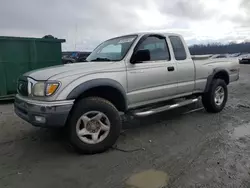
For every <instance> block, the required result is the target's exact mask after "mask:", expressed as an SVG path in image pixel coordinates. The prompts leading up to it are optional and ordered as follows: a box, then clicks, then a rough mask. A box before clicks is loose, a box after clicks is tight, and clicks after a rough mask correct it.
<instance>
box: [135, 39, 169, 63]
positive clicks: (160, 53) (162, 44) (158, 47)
mask: <svg viewBox="0 0 250 188" xmlns="http://www.w3.org/2000/svg"><path fill="white" fill-rule="evenodd" d="M138 50H149V52H150V61H158V60H167V61H169V60H170V54H169V50H168V46H167V43H166V39H165V38H158V37H155V36H150V37H148V38H147V39H145V40H144V41H143V42H142V43H141V44H140V46H139V48H138Z"/></svg>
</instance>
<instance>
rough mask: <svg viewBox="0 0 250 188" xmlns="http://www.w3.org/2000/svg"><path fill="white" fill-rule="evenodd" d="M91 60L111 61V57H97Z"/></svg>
mask: <svg viewBox="0 0 250 188" xmlns="http://www.w3.org/2000/svg"><path fill="white" fill-rule="evenodd" d="M91 61H111V59H108V58H101V57H98V58H96V59H92V60H91Z"/></svg>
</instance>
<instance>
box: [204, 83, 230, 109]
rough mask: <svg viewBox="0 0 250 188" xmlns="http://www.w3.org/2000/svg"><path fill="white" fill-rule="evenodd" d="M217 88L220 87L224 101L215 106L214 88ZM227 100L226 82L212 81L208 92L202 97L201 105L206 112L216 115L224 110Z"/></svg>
mask: <svg viewBox="0 0 250 188" xmlns="http://www.w3.org/2000/svg"><path fill="white" fill-rule="evenodd" d="M219 86H221V87H222V88H223V89H224V100H223V102H222V103H221V104H220V105H217V104H216V102H215V100H214V98H215V91H216V88H218V87H219ZM227 99H228V89H227V84H226V82H225V81H224V80H222V79H214V80H213V81H212V84H211V86H210V88H209V91H208V92H207V93H205V94H204V95H203V96H202V103H203V106H204V108H205V109H206V111H207V112H211V113H218V112H221V111H222V110H223V109H224V107H225V105H226V103H227Z"/></svg>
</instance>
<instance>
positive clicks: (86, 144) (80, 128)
mask: <svg viewBox="0 0 250 188" xmlns="http://www.w3.org/2000/svg"><path fill="white" fill-rule="evenodd" d="M68 128H69V139H70V142H71V144H72V145H73V146H74V147H75V149H77V151H79V152H81V153H86V154H94V153H100V152H103V151H105V150H107V149H109V148H110V147H112V145H113V144H114V143H115V142H116V140H117V139H118V137H119V134H120V130H121V117H120V115H119V112H118V110H117V109H116V108H115V106H114V105H113V104H112V103H110V102H109V101H107V100H105V99H102V98H97V97H91V98H85V99H81V100H80V101H78V102H77V104H76V106H75V107H74V109H73V112H72V115H71V117H70V120H69V124H68Z"/></svg>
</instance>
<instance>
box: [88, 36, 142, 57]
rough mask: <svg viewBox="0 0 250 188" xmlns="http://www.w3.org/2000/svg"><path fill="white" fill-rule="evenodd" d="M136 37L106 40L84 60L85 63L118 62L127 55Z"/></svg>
mask: <svg viewBox="0 0 250 188" xmlns="http://www.w3.org/2000/svg"><path fill="white" fill-rule="evenodd" d="M136 37H137V36H136V35H128V36H123V37H118V38H114V39H110V40H107V41H105V42H103V43H102V44H100V45H99V46H98V47H97V48H96V49H95V50H94V51H93V52H92V53H91V54H90V55H89V56H88V58H87V59H86V60H87V61H120V60H122V59H123V58H124V57H125V55H126V54H127V52H128V50H129V48H130V47H131V45H132V44H133V42H134V41H135V39H136Z"/></svg>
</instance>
